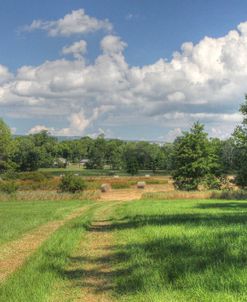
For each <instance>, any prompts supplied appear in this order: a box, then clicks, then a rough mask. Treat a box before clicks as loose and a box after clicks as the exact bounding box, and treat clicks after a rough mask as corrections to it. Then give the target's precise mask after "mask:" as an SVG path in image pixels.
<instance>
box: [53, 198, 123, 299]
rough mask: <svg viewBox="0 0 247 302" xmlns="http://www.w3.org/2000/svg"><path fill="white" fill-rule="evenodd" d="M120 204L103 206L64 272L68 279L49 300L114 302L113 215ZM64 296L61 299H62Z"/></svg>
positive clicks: (57, 287) (105, 204)
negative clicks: (112, 263) (112, 264)
mask: <svg viewBox="0 0 247 302" xmlns="http://www.w3.org/2000/svg"><path fill="white" fill-rule="evenodd" d="M120 203H122V202H120V201H116V202H111V203H109V202H107V203H103V204H104V205H103V206H102V207H101V208H99V209H98V210H97V211H96V213H95V216H94V219H93V221H92V223H91V225H90V227H89V228H88V230H87V233H86V235H85V237H84V238H83V240H82V241H81V243H80V245H79V247H78V248H77V249H76V251H75V252H74V253H73V254H72V256H71V257H70V264H69V266H68V267H66V269H65V276H66V278H65V280H64V282H63V283H62V284H59V285H57V286H56V288H55V291H54V295H52V298H51V300H50V301H52V302H55V301H58V300H59V301H60V302H61V301H63V302H64V301H84V302H113V301H115V300H114V299H113V297H112V295H111V293H112V290H113V288H114V285H113V282H112V281H113V277H114V273H115V272H114V270H113V269H112V267H111V262H112V259H113V257H114V242H113V232H112V230H111V227H112V225H111V220H110V219H109V218H110V215H111V213H112V212H113V210H114V208H115V207H116V206H118V205H119V204H120ZM61 297H62V298H61Z"/></svg>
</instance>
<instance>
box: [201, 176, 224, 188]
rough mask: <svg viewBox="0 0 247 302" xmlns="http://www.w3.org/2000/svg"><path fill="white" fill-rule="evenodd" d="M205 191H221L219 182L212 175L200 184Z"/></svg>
mask: <svg viewBox="0 0 247 302" xmlns="http://www.w3.org/2000/svg"><path fill="white" fill-rule="evenodd" d="M202 183H203V184H204V185H205V187H206V189H210V190H220V189H221V180H220V179H219V178H217V177H215V176H214V175H211V174H209V175H207V176H206V177H205V178H204V181H203V182H202Z"/></svg>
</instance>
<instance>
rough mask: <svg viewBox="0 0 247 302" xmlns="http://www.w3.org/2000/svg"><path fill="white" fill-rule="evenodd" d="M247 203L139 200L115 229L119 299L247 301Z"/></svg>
mask: <svg viewBox="0 0 247 302" xmlns="http://www.w3.org/2000/svg"><path fill="white" fill-rule="evenodd" d="M246 226H247V202H246V201H242V202H239V201H232V202H224V201H222V202H219V200H217V201H214V200H213V201H208V200H193V201H189V200H178V201H175V200H173V201H155V200H147V201H143V200H141V201H136V202H133V203H128V204H124V205H123V206H122V207H120V208H119V209H118V210H117V212H116V216H115V218H114V222H113V223H112V225H111V227H110V229H109V226H108V229H107V231H108V232H114V238H115V242H116V244H115V247H114V249H115V257H113V258H112V261H111V263H110V265H111V266H112V269H113V271H114V274H113V275H111V276H110V277H111V278H112V282H113V283H114V284H115V287H114V295H115V299H116V301H124V302H126V301H131V302H141V301H145V302H163V301H166V302H178V301H181V302H186V301H190V302H191V301H195V302H198V301H200V302H201V301H207V302H212V301H213V302H214V301H215V302H216V301H217V302H222V301H224V302H225V301H229V302H230V301H231V302H232V301H234V302H235V301H247V253H246V246H247V228H246Z"/></svg>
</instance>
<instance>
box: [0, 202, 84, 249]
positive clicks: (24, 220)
mask: <svg viewBox="0 0 247 302" xmlns="http://www.w3.org/2000/svg"><path fill="white" fill-rule="evenodd" d="M81 205H82V202H81V201H80V202H79V201H70V202H68V201H59V202H58V201H48V202H47V201H45V202H44V201H35V202H19V201H11V202H0V221H1V224H0V245H1V244H2V243H6V242H8V241H11V240H14V239H17V238H18V237H20V236H21V235H22V234H24V233H25V232H28V231H30V230H32V229H34V228H35V227H38V226H39V225H41V224H44V223H46V222H48V221H52V220H55V219H63V218H64V217H65V215H67V214H69V213H70V212H71V211H72V210H74V209H75V208H78V207H80V206H81Z"/></svg>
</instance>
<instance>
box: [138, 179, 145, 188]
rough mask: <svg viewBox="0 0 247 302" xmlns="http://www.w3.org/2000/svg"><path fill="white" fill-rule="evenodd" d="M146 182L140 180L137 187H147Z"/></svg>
mask: <svg viewBox="0 0 247 302" xmlns="http://www.w3.org/2000/svg"><path fill="white" fill-rule="evenodd" d="M145 186H146V183H145V181H138V183H137V189H145Z"/></svg>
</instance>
